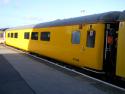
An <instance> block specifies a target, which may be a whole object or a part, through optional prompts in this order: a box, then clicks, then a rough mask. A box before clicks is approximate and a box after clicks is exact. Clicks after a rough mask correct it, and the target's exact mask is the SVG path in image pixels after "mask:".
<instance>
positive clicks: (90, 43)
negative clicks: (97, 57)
mask: <svg viewBox="0 0 125 94" xmlns="http://www.w3.org/2000/svg"><path fill="white" fill-rule="evenodd" d="M95 35H96V33H95V31H94V30H89V31H87V42H86V46H87V47H89V48H94V46H95Z"/></svg>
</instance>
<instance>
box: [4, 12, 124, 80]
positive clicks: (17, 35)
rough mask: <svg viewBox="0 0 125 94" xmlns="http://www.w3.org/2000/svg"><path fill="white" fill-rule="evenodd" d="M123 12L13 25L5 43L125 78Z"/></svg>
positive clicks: (7, 33)
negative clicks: (18, 25) (120, 17)
mask: <svg viewBox="0 0 125 94" xmlns="http://www.w3.org/2000/svg"><path fill="white" fill-rule="evenodd" d="M121 14H123V13H121V12H117V11H116V12H107V13H101V14H94V15H88V16H82V17H76V18H70V19H64V20H55V21H52V22H46V23H40V24H36V25H29V26H21V27H15V28H10V29H8V30H6V44H7V45H10V46H14V47H17V48H19V49H23V50H26V51H29V52H34V53H37V54H40V55H43V56H47V57H50V58H53V59H56V60H60V61H63V62H66V63H68V64H71V65H75V66H77V67H81V68H87V69H91V70H94V71H98V72H100V71H105V72H109V73H112V74H116V75H117V76H120V77H123V78H125V58H124V57H125V52H123V48H125V43H124V36H125V32H124V31H125V20H124V21H123V20H122V19H121V20H118V19H119V16H120V15H121ZM124 18H125V15H124ZM119 23H120V27H119ZM117 39H118V47H117ZM117 50H118V52H117ZM117 53H118V54H117ZM123 65H124V66H123Z"/></svg>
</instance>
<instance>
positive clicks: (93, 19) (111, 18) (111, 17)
mask: <svg viewBox="0 0 125 94" xmlns="http://www.w3.org/2000/svg"><path fill="white" fill-rule="evenodd" d="M120 14H121V12H120V11H113V12H106V13H100V14H94V15H88V16H81V17H75V18H69V19H63V20H55V21H51V22H45V23H39V24H34V25H25V26H18V27H13V28H10V29H8V30H14V29H28V28H45V27H53V26H65V25H77V24H85V23H97V22H101V23H111V22H116V21H117V20H118V19H119V16H120Z"/></svg>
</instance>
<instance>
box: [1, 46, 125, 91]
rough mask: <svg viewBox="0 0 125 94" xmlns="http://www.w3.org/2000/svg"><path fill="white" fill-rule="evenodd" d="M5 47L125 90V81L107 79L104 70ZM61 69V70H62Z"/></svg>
mask: <svg viewBox="0 0 125 94" xmlns="http://www.w3.org/2000/svg"><path fill="white" fill-rule="evenodd" d="M2 46H4V47H7V48H9V49H12V50H14V51H18V52H21V53H23V54H24V55H27V56H29V57H32V58H33V59H35V60H38V61H45V62H47V63H46V64H47V65H50V66H51V65H54V66H58V67H59V68H61V69H65V70H67V71H70V72H73V73H76V74H79V75H81V76H85V77H87V78H90V79H93V80H95V81H98V82H101V83H103V84H105V85H108V86H111V87H114V88H117V89H119V90H122V91H125V83H124V82H117V81H115V80H111V79H106V78H105V77H104V75H105V73H104V72H100V73H98V74H97V73H96V72H95V71H90V70H88V69H82V70H81V68H78V67H74V66H71V65H68V64H65V63H64V62H60V61H56V60H54V59H51V58H48V57H44V56H41V55H38V54H35V53H29V52H25V51H22V50H19V49H17V48H13V47H10V46H7V45H2ZM61 69H60V70H61Z"/></svg>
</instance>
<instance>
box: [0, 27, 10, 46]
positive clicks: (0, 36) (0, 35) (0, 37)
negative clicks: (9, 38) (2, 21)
mask: <svg viewBox="0 0 125 94" xmlns="http://www.w3.org/2000/svg"><path fill="white" fill-rule="evenodd" d="M6 29H8V28H1V29H0V44H4V42H5V30H6Z"/></svg>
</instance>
